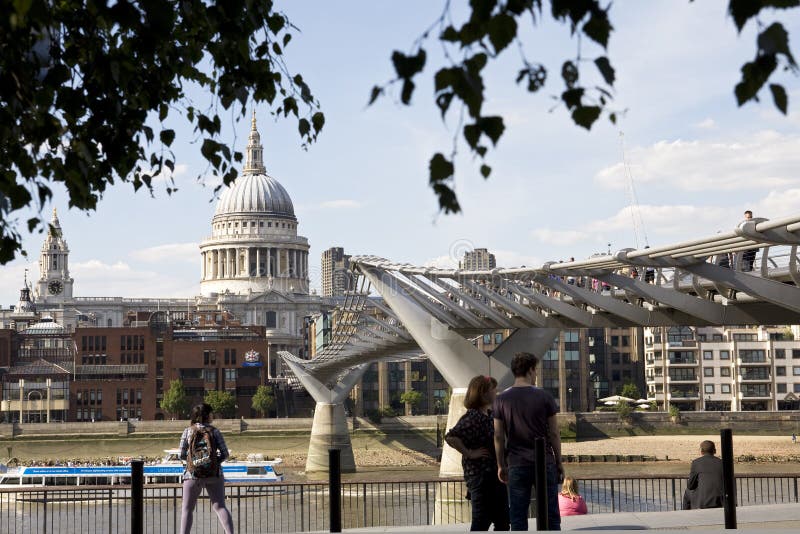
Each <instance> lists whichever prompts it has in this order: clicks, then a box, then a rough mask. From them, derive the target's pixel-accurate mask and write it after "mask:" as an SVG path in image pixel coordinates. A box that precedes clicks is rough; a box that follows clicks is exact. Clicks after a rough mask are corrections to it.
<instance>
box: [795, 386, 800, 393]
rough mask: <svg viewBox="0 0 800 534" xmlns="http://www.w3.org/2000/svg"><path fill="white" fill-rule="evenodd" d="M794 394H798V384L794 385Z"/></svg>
mask: <svg viewBox="0 0 800 534" xmlns="http://www.w3.org/2000/svg"><path fill="white" fill-rule="evenodd" d="M794 392H795V393H800V384H795V385H794Z"/></svg>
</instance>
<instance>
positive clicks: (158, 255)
mask: <svg viewBox="0 0 800 534" xmlns="http://www.w3.org/2000/svg"><path fill="white" fill-rule="evenodd" d="M130 256H131V257H132V258H134V259H136V260H139V261H144V262H147V263H156V262H165V261H188V262H196V263H198V264H199V261H200V249H199V246H198V244H197V243H170V244H166V245H157V246H155V247H148V248H143V249H139V250H134V251H133V252H131V253H130Z"/></svg>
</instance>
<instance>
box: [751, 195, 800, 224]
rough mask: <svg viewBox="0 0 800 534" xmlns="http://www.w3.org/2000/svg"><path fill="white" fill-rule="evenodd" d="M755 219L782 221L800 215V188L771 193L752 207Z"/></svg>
mask: <svg viewBox="0 0 800 534" xmlns="http://www.w3.org/2000/svg"><path fill="white" fill-rule="evenodd" d="M752 209H753V212H754V213H753V215H754V216H755V217H768V218H770V219H780V218H782V217H787V216H792V215H794V216H796V215H797V214H798V213H800V188H794V189H784V190H781V191H770V192H769V193H767V196H766V197H764V198H762V199H761V200H759V201H758V202H756V203H755V204H754V206H753V207H752Z"/></svg>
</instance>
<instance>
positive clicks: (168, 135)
mask: <svg viewBox="0 0 800 534" xmlns="http://www.w3.org/2000/svg"><path fill="white" fill-rule="evenodd" d="M158 137H159V138H160V139H161V142H162V143H164V144H165V145H167V146H170V145H172V142H173V141H174V140H175V130H161V133H160V134H158Z"/></svg>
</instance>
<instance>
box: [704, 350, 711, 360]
mask: <svg viewBox="0 0 800 534" xmlns="http://www.w3.org/2000/svg"><path fill="white" fill-rule="evenodd" d="M703 359H704V360H713V359H714V351H713V350H704V351H703Z"/></svg>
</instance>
